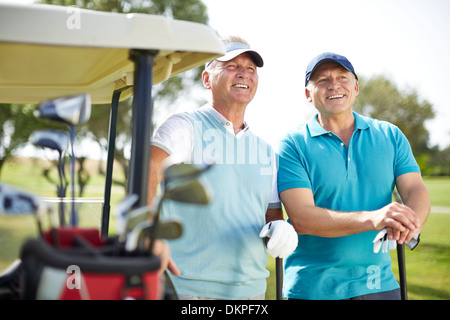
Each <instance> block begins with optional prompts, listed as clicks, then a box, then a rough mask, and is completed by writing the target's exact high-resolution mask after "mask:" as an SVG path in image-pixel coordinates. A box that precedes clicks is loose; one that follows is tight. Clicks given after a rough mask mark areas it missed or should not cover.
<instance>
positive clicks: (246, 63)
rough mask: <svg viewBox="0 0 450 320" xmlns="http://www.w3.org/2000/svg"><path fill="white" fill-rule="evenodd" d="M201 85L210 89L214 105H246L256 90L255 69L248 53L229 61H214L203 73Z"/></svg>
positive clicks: (256, 76)
mask: <svg viewBox="0 0 450 320" xmlns="http://www.w3.org/2000/svg"><path fill="white" fill-rule="evenodd" d="M202 79H203V85H204V87H205V88H207V89H210V90H211V92H212V98H213V102H214V103H218V104H222V105H230V104H242V105H245V106H246V105H247V104H248V103H250V101H252V99H253V97H254V96H255V94H256V89H257V88H258V72H257V67H256V65H255V63H254V62H253V60H252V59H251V56H250V55H249V54H248V53H243V54H241V55H239V56H237V57H235V58H234V59H232V60H230V61H224V62H222V61H217V60H216V61H214V62H213V63H212V64H211V66H210V67H208V68H207V69H206V70H205V71H203V77H202Z"/></svg>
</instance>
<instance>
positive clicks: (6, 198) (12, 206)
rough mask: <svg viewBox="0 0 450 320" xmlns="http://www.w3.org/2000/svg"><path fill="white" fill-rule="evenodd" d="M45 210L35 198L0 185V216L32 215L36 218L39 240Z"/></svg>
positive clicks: (43, 204)
mask: <svg viewBox="0 0 450 320" xmlns="http://www.w3.org/2000/svg"><path fill="white" fill-rule="evenodd" d="M49 208H50V207H49ZM45 209H47V208H46V205H45V203H43V202H41V201H39V199H38V198H36V197H35V196H33V195H31V194H29V193H26V192H24V191H22V190H19V189H16V188H14V187H11V186H9V185H6V184H0V214H4V215H7V216H17V215H27V214H33V215H34V216H35V217H36V223H37V228H38V232H39V236H40V237H41V238H43V237H44V232H43V229H42V214H43V212H45V211H46V210H45Z"/></svg>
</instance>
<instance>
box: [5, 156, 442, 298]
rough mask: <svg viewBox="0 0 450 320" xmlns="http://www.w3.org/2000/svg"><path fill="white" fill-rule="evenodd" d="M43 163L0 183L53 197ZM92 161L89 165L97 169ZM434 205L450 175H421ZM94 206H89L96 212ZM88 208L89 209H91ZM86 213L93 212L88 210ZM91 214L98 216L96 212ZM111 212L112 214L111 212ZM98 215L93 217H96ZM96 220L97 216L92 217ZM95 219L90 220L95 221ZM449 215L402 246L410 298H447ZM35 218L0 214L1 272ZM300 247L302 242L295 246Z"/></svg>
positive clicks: (91, 190)
mask: <svg viewBox="0 0 450 320" xmlns="http://www.w3.org/2000/svg"><path fill="white" fill-rule="evenodd" d="M46 165H48V163H46V162H45V161H42V160H39V161H38V160H27V161H25V162H24V161H15V162H12V161H11V162H7V163H6V164H5V167H4V168H3V171H2V176H1V179H0V182H2V183H8V184H11V185H14V186H16V187H20V188H22V189H23V190H26V191H28V192H31V193H34V194H38V195H40V196H43V197H50V196H54V195H55V193H56V187H55V186H54V185H52V184H51V183H50V182H48V181H47V180H46V179H44V178H43V177H42V174H41V173H42V170H43V168H45V166H46ZM96 167H97V164H92V168H96ZM95 172H96V171H95V169H92V170H91V173H92V175H93V176H92V178H91V183H90V184H89V185H88V187H87V188H86V190H87V192H86V194H85V197H86V198H99V197H101V196H102V193H103V190H104V185H103V184H104V178H103V177H101V176H99V175H97V174H95ZM424 181H425V184H426V185H427V187H428V189H429V192H430V199H431V204H432V206H433V207H447V208H448V207H450V197H448V195H449V194H450V177H445V178H442V177H439V178H425V179H424ZM124 195H125V191H124V189H123V188H120V187H113V191H112V201H111V205H112V208H111V212H113V210H114V205H115V204H116V203H117V202H118V201H119V200H120V199H122V197H124ZM99 208H100V206H98V205H97V207H95V208H94V209H91V210H99ZM91 212H92V211H91ZM88 215H92V214H89V213H88ZM95 215H98V214H97V213H95ZM111 216H113V214H112V215H111ZM96 219H97V218H96ZM96 221H98V220H96ZM94 223H95V222H94ZM449 229H450V214H448V213H445V212H438V211H432V212H431V213H430V215H429V218H428V220H427V223H426V225H425V227H424V229H423V230H422V234H421V243H420V245H419V246H418V247H417V248H416V249H415V250H414V251H410V250H409V249H408V248H406V250H405V256H406V270H407V281H408V297H409V299H410V300H448V299H450V234H449V232H448V230H449ZM114 230H115V229H114V219H113V218H112V219H111V224H110V233H114ZM37 234H38V233H37V227H36V222H35V219H34V217H33V216H18V217H5V216H0V271H2V270H4V269H5V268H6V267H7V266H8V265H9V264H10V263H12V262H13V261H14V259H16V258H17V256H18V254H19V252H20V247H21V245H22V243H23V241H24V240H25V239H26V238H28V237H35V236H37ZM299 245H301V243H300V244H299ZM390 254H391V258H392V264H393V271H394V274H395V275H396V276H398V270H397V258H396V253H395V251H393V252H391V253H390ZM267 269H268V270H269V271H270V277H269V278H268V279H267V292H266V299H267V300H275V298H276V290H275V259H273V258H271V257H270V256H269V260H268V264H267Z"/></svg>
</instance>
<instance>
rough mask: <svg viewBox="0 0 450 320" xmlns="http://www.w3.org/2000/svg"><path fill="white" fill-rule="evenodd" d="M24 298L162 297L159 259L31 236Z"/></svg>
mask: <svg viewBox="0 0 450 320" xmlns="http://www.w3.org/2000/svg"><path fill="white" fill-rule="evenodd" d="M21 260H22V266H21V276H20V286H21V298H22V299H26V300H122V299H140V300H141V299H142V300H158V299H161V291H162V289H161V286H162V285H161V280H160V276H159V272H158V269H159V267H160V260H159V258H158V257H156V256H154V255H150V254H148V253H144V252H135V253H129V252H128V253H126V254H124V253H123V252H118V251H117V250H116V249H115V248H114V245H110V244H104V245H103V246H98V247H94V246H83V245H81V246H72V247H63V246H60V247H55V246H51V245H50V244H49V243H47V242H46V241H44V240H42V239H30V240H28V241H27V242H25V244H24V245H23V247H22V251H21Z"/></svg>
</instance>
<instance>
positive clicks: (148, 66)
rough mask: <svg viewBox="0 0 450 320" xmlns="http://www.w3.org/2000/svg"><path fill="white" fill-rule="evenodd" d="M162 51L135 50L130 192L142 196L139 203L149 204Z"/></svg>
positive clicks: (142, 204)
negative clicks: (156, 76) (156, 68)
mask: <svg viewBox="0 0 450 320" xmlns="http://www.w3.org/2000/svg"><path fill="white" fill-rule="evenodd" d="M157 54H158V51H154V50H131V52H130V59H131V60H132V61H133V62H134V66H135V68H134V92H133V105H132V121H131V130H132V132H131V156H130V171H129V176H128V179H129V180H128V191H127V193H128V194H136V195H138V197H139V200H138V201H137V206H138V207H141V206H145V205H147V196H148V195H147V194H148V174H149V170H150V138H151V131H152V112H153V104H152V85H153V72H152V70H153V61H154V58H155V57H156V55H157Z"/></svg>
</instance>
